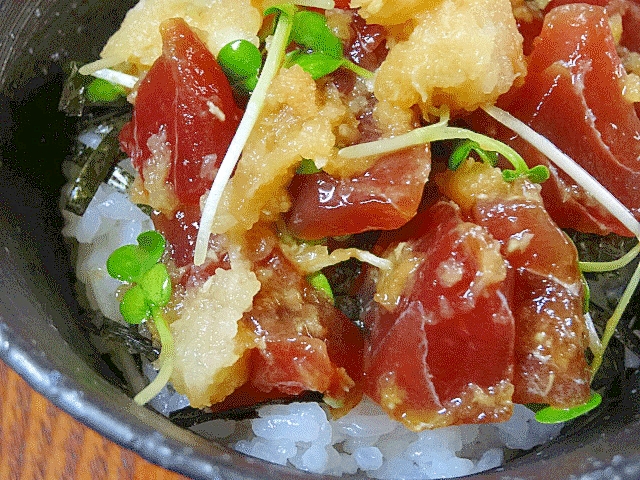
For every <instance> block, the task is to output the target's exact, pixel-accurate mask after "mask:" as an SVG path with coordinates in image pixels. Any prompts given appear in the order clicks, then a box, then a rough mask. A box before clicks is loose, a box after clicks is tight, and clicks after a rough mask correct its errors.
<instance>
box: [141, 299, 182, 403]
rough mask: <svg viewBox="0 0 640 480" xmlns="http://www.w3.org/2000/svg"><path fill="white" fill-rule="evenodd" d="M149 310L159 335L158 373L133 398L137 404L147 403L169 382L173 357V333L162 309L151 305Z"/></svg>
mask: <svg viewBox="0 0 640 480" xmlns="http://www.w3.org/2000/svg"><path fill="white" fill-rule="evenodd" d="M151 312H152V314H153V321H154V323H155V325H156V329H157V330H158V335H159V336H160V344H161V349H160V357H159V358H158V363H159V364H160V371H159V372H158V375H156V378H154V379H153V381H152V382H151V383H150V384H149V385H147V386H146V387H145V388H144V390H142V391H141V392H140V393H138V394H137V395H136V396H135V397H134V398H133V401H134V402H136V403H137V404H138V405H144V404H145V403H147V402H148V401H149V400H151V399H152V398H154V397H155V396H156V395H158V393H160V390H162V389H163V388H164V386H165V385H166V384H167V383H169V379H170V378H171V373H172V372H173V363H174V359H175V348H174V345H173V335H171V330H169V326H168V325H167V322H166V321H165V319H164V316H163V315H162V309H161V308H159V307H153V308H152V309H151Z"/></svg>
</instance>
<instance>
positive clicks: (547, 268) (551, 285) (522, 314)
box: [471, 185, 590, 408]
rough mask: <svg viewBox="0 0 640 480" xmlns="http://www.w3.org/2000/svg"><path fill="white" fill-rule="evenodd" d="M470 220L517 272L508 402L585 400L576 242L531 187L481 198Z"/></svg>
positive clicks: (583, 331)
mask: <svg viewBox="0 0 640 480" xmlns="http://www.w3.org/2000/svg"><path fill="white" fill-rule="evenodd" d="M524 188H525V189H526V188H528V189H536V188H537V187H534V186H531V185H529V186H528V187H524ZM514 190H515V189H514ZM471 218H472V221H474V222H476V223H478V224H480V225H483V226H485V227H486V228H487V229H488V230H489V232H491V234H492V235H493V236H494V237H495V238H496V239H497V240H498V241H500V243H501V244H502V252H503V254H504V256H505V258H506V259H507V260H508V261H509V263H510V264H511V266H512V267H513V268H514V270H515V272H516V273H515V289H514V294H513V300H512V302H511V308H512V311H513V314H514V317H515V324H516V344H515V356H516V360H515V372H514V379H513V383H514V385H515V392H514V395H513V401H514V402H517V403H548V404H551V405H553V406H556V407H559V408H566V407H569V406H574V405H579V404H582V403H584V402H585V401H586V400H587V399H588V398H589V395H590V388H589V383H590V370H589V366H588V365H587V361H586V358H585V351H586V349H587V348H588V345H589V342H588V336H587V331H586V326H585V317H584V311H583V305H584V288H583V285H582V281H581V276H580V271H579V269H578V254H577V251H576V249H575V246H574V245H573V243H571V241H570V240H568V239H567V237H566V236H565V234H564V233H563V232H562V231H561V230H560V229H559V228H558V227H557V226H556V224H555V223H554V222H553V220H551V218H550V217H549V215H548V213H547V212H546V211H545V208H544V206H543V204H542V201H541V200H540V197H539V196H538V195H537V194H535V193H534V192H531V194H527V193H526V191H523V193H522V195H513V196H510V197H508V198H505V199H498V200H480V201H478V202H477V203H476V205H475V206H474V207H473V209H472V211H471Z"/></svg>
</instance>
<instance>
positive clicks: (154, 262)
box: [107, 230, 175, 405]
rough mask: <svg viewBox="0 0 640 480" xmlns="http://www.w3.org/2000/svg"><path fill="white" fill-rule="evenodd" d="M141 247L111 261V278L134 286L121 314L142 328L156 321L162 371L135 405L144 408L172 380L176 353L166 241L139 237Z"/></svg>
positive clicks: (156, 235) (124, 249)
mask: <svg viewBox="0 0 640 480" xmlns="http://www.w3.org/2000/svg"><path fill="white" fill-rule="evenodd" d="M137 241H138V245H124V246H122V247H120V248H118V249H116V250H115V251H114V252H113V253H112V254H111V255H109V258H108V259H107V271H108V272H109V275H111V276H112V277H114V278H117V279H119V280H124V281H126V282H130V283H133V284H134V285H133V286H131V288H129V290H127V291H126V292H125V294H124V295H123V296H122V300H121V302H120V312H121V313H122V316H123V317H124V319H125V320H126V321H127V322H129V323H131V324H134V325H136V324H139V323H141V322H142V321H144V320H147V319H150V318H153V322H154V323H155V325H156V330H157V331H158V335H159V336H160V344H161V351H160V358H159V360H158V361H159V363H160V371H159V372H158V375H157V376H156V378H155V379H154V380H153V381H152V382H151V383H150V384H149V385H147V386H146V387H145V388H144V389H143V390H142V391H141V392H140V393H138V394H137V395H136V396H135V398H134V401H135V402H136V403H138V404H140V405H142V404H145V403H147V402H148V401H149V400H151V399H152V398H153V397H155V396H156V395H157V394H158V393H159V392H160V390H162V388H163V387H164V385H166V383H167V382H168V381H169V378H170V377H171V372H172V370H173V363H174V357H175V352H174V348H173V337H172V335H171V331H170V330H169V327H168V325H167V322H166V321H165V319H164V317H163V314H162V307H164V306H165V305H166V304H167V303H169V300H170V299H171V278H170V277H169V272H168V271H167V267H166V265H164V264H162V263H158V261H159V260H160V259H161V258H162V255H163V253H164V249H165V246H166V241H165V239H164V237H163V236H162V235H161V234H159V233H158V232H155V231H153V230H152V231H148V232H143V233H141V234H140V235H138V238H137Z"/></svg>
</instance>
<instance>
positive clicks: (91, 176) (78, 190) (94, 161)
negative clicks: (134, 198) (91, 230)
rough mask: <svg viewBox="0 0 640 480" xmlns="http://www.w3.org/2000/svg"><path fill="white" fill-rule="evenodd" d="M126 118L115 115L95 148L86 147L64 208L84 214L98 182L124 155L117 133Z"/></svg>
mask: <svg viewBox="0 0 640 480" xmlns="http://www.w3.org/2000/svg"><path fill="white" fill-rule="evenodd" d="M127 120H128V116H120V117H116V118H115V119H114V121H113V124H112V125H111V130H110V131H109V133H107V134H106V135H105V137H104V138H103V139H102V142H100V145H98V148H97V149H95V150H91V149H86V150H85V152H84V153H83V155H86V160H85V159H82V160H80V162H83V163H84V164H83V165H82V168H81V171H80V174H79V175H78V177H77V178H76V180H75V182H74V184H73V187H72V188H71V191H70V192H69V195H68V197H67V201H66V204H65V209H66V210H69V211H71V212H73V213H75V214H76V215H82V214H84V212H85V210H86V209H87V207H88V206H89V203H90V202H91V199H92V198H93V197H94V195H95V194H96V192H97V191H98V187H99V186H100V184H101V183H102V182H103V181H105V180H106V179H107V176H108V174H109V172H110V171H111V169H112V168H113V166H114V165H115V164H116V163H117V162H118V161H120V160H123V159H124V158H126V156H125V155H124V154H123V153H122V152H121V151H120V143H119V141H118V134H119V133H120V130H121V129H122V127H123V126H124V124H125V123H126V121H127Z"/></svg>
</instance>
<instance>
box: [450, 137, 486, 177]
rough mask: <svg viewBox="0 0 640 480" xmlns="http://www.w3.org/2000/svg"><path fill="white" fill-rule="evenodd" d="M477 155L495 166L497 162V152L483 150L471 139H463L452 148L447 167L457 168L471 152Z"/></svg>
mask: <svg viewBox="0 0 640 480" xmlns="http://www.w3.org/2000/svg"><path fill="white" fill-rule="evenodd" d="M472 152H473V153H475V154H476V155H478V157H479V158H480V160H482V161H483V162H484V163H486V164H488V165H491V166H492V167H495V166H496V165H497V164H498V154H497V153H496V152H491V151H488V150H484V149H483V148H482V147H480V144H479V143H478V142H475V141H473V140H469V139H467V140H463V141H461V142H459V143H458V146H457V147H456V148H455V149H454V151H453V153H452V154H451V157H449V169H450V170H457V168H458V167H459V166H460V165H461V164H462V162H464V161H465V160H466V159H467V158H468V157H469V155H470V154H471V153H472Z"/></svg>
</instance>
